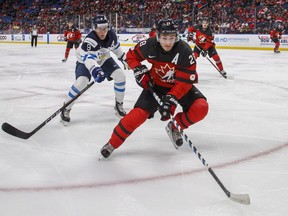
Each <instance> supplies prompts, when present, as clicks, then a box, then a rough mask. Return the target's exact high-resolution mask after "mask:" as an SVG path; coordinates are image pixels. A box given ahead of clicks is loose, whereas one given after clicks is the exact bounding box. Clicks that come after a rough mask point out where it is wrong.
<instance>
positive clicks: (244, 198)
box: [229, 193, 250, 205]
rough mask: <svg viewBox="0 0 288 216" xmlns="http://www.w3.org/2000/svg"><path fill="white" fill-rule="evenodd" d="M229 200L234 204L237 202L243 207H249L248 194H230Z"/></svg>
mask: <svg viewBox="0 0 288 216" xmlns="http://www.w3.org/2000/svg"><path fill="white" fill-rule="evenodd" d="M229 198H230V199H231V200H233V201H234V202H238V203H240V204H243V205H250V197H249V195H248V194H233V193H230V197H229Z"/></svg>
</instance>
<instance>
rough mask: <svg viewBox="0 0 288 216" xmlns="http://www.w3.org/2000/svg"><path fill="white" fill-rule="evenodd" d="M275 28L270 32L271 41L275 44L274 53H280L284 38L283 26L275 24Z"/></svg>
mask: <svg viewBox="0 0 288 216" xmlns="http://www.w3.org/2000/svg"><path fill="white" fill-rule="evenodd" d="M275 26H276V27H275V28H272V29H271V31H270V39H271V40H272V41H273V42H274V43H275V47H274V53H280V51H279V50H278V49H279V46H280V39H281V37H282V25H281V24H280V23H275Z"/></svg>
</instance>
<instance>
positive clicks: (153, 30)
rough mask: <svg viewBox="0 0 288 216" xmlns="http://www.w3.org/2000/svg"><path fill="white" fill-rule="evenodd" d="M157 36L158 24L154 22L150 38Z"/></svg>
mask: <svg viewBox="0 0 288 216" xmlns="http://www.w3.org/2000/svg"><path fill="white" fill-rule="evenodd" d="M153 37H156V24H153V26H152V28H151V30H150V32H149V38H153Z"/></svg>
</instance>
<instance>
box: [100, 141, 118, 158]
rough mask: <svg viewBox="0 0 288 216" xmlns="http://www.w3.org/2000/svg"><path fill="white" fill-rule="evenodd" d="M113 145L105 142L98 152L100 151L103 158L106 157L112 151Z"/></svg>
mask: <svg viewBox="0 0 288 216" xmlns="http://www.w3.org/2000/svg"><path fill="white" fill-rule="evenodd" d="M114 149H115V148H114V147H113V146H112V145H111V144H110V143H109V142H108V143H107V144H105V145H104V146H103V147H102V148H101V150H100V152H101V155H102V156H103V157H104V158H108V157H109V156H110V155H111V154H112V152H113V151H114Z"/></svg>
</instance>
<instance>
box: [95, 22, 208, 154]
mask: <svg viewBox="0 0 288 216" xmlns="http://www.w3.org/2000/svg"><path fill="white" fill-rule="evenodd" d="M126 60H127V63H128V65H129V67H130V68H131V69H132V70H133V71H134V76H135V79H136V82H137V84H138V85H139V86H140V87H142V88H143V91H142V92H141V94H140V96H139V98H138V100H137V102H136V103H135V105H134V108H133V109H132V110H131V111H130V112H129V113H128V114H126V116H124V117H123V118H122V119H121V120H120V122H119V123H118V125H116V127H115V128H114V130H113V133H112V135H111V138H110V140H109V141H108V142H107V144H105V145H104V146H103V147H102V149H101V154H102V156H103V157H105V158H108V157H109V156H110V155H111V153H112V152H113V151H114V149H116V148H118V147H119V146H121V145H122V144H123V142H124V141H125V140H126V138H128V137H129V135H131V134H132V133H133V131H134V130H135V129H137V128H138V127H139V126H140V125H142V124H143V123H144V122H145V121H146V120H147V119H148V118H152V117H153V116H154V113H155V112H156V111H157V110H159V113H160V115H161V120H162V121H167V120H169V119H170V115H174V112H175V110H176V106H177V104H178V103H179V105H180V106H181V107H182V111H181V112H179V113H177V114H176V115H175V120H176V121H177V123H178V124H179V125H180V127H181V128H182V129H186V128H188V127H189V126H190V125H192V124H195V123H197V122H199V121H201V120H202V119H203V118H204V117H205V116H206V115H207V113H208V103H207V101H206V98H205V97H204V95H203V94H202V93H201V92H200V91H199V90H198V89H197V88H196V87H195V85H193V83H195V82H197V72H196V62H195V59H194V57H193V54H192V49H191V48H190V46H189V45H188V44H187V43H186V42H184V41H182V40H179V33H178V29H177V25H176V24H175V22H174V21H173V20H172V19H162V20H160V21H159V22H158V23H157V36H156V38H148V39H147V40H144V41H141V42H139V43H138V44H137V45H136V46H135V47H134V48H131V49H129V51H128V52H127V55H126ZM144 60H146V61H148V62H149V63H151V64H152V66H151V68H150V69H148V68H147V66H146V65H144V64H141V62H143V61H144ZM149 83H152V84H153V87H152V88H153V91H154V92H155V93H156V94H157V95H158V96H159V97H160V98H162V105H160V106H159V104H158V102H157V101H156V100H155V98H154V97H153V95H152V93H151V92H150V91H149V87H148V86H149ZM166 131H167V133H168V135H169V138H170V139H171V141H172V143H173V145H174V146H175V148H176V149H178V148H179V147H180V146H181V145H182V144H183V139H182V136H181V133H180V132H179V131H178V129H177V128H176V127H175V126H174V125H173V123H172V122H171V121H169V122H168V125H167V126H166Z"/></svg>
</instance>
